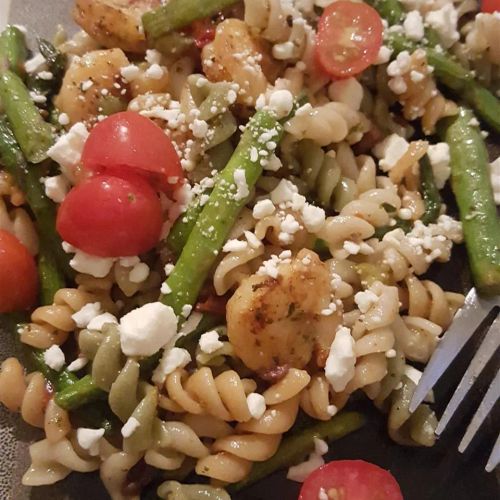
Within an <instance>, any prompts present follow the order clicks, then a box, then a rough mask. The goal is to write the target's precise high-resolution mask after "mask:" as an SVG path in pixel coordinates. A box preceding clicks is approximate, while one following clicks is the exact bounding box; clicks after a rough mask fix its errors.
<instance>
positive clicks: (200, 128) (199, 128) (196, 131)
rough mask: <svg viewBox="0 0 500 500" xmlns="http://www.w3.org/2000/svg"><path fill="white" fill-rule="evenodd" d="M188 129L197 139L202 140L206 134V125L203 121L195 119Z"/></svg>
mask: <svg viewBox="0 0 500 500" xmlns="http://www.w3.org/2000/svg"><path fill="white" fill-rule="evenodd" d="M189 128H190V129H191V131H192V132H193V135H194V136H195V137H196V138H198V139H203V138H204V137H205V136H206V135H207V133H208V123H207V122H206V121H204V120H198V119H195V120H194V121H193V123H191V124H190V125H189Z"/></svg>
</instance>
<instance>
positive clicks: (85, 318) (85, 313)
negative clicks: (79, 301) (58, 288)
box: [71, 302, 101, 328]
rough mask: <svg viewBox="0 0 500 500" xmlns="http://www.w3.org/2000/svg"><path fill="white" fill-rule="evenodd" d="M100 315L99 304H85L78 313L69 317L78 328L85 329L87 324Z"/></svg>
mask: <svg viewBox="0 0 500 500" xmlns="http://www.w3.org/2000/svg"><path fill="white" fill-rule="evenodd" d="M100 314H101V303H100V302H93V303H91V304H85V305H84V306H83V307H82V308H81V309H80V310H79V311H77V312H76V313H74V314H72V315H71V318H72V319H73V321H74V322H75V323H76V326H77V327H78V328H86V327H87V326H88V324H89V323H90V322H91V321H92V320H93V319H94V318H96V317H97V316H99V315H100Z"/></svg>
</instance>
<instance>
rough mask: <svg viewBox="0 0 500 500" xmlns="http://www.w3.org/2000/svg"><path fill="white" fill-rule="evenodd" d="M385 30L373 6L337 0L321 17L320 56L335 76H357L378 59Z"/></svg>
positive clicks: (317, 47)
mask: <svg viewBox="0 0 500 500" xmlns="http://www.w3.org/2000/svg"><path fill="white" fill-rule="evenodd" d="M382 33H383V26H382V19H381V18H380V15H379V14H378V12H377V11H376V10H375V9H374V8H373V7H370V6H369V5H367V4H366V3H362V2H361V3H354V2H345V1H339V2H334V3H332V4H331V5H330V6H328V7H327V8H326V9H325V10H324V11H323V14H322V16H321V18H320V20H319V24H318V36H317V38H316V46H315V49H316V59H317V61H318V63H319V65H320V66H321V68H322V69H323V70H324V71H326V72H327V73H328V74H329V75H331V76H333V77H336V78H347V77H349V76H353V75H357V74H358V73H361V72H362V71H363V70H365V69H366V68H368V66H370V65H371V64H373V63H374V62H375V60H376V59H377V55H378V51H379V49H380V47H381V46H382Z"/></svg>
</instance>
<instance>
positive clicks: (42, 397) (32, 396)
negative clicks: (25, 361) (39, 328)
mask: <svg viewBox="0 0 500 500" xmlns="http://www.w3.org/2000/svg"><path fill="white" fill-rule="evenodd" d="M48 397H49V394H48V391H47V383H46V381H45V377H44V376H43V375H42V374H41V373H39V372H34V373H30V374H29V375H26V374H25V371H24V367H23V366H22V365H21V363H20V362H19V361H18V360H17V358H8V359H6V360H5V361H4V362H3V363H2V367H1V370H0V402H1V403H2V404H3V405H5V406H6V407H7V408H8V409H9V410H10V411H13V412H20V414H21V417H22V419H23V420H24V421H25V422H27V423H28V424H30V425H33V426H34V427H40V428H43V427H44V415H45V407H46V404H47V399H48Z"/></svg>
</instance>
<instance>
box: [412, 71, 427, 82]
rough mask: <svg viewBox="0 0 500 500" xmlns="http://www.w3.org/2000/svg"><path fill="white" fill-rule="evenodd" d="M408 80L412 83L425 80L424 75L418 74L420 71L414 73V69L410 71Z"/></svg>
mask: <svg viewBox="0 0 500 500" xmlns="http://www.w3.org/2000/svg"><path fill="white" fill-rule="evenodd" d="M410 78H411V81H412V82H413V83H418V82H421V81H422V80H423V79H424V78H425V75H424V74H423V73H420V71H415V70H414V69H412V70H411V71H410Z"/></svg>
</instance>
